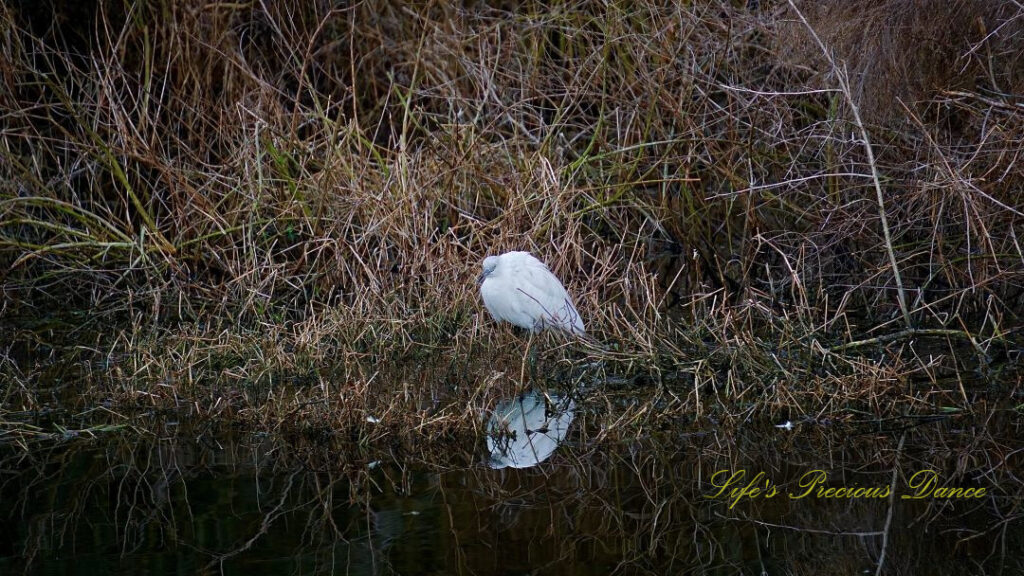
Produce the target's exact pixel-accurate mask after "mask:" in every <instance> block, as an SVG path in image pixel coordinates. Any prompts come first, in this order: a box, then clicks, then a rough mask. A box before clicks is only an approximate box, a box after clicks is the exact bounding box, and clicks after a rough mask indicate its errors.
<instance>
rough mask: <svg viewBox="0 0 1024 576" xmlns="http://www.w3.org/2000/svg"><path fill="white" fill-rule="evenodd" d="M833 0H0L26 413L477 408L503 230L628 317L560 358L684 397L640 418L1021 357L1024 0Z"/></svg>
mask: <svg viewBox="0 0 1024 576" xmlns="http://www.w3.org/2000/svg"><path fill="white" fill-rule="evenodd" d="M806 4H807V3H797V4H796V5H791V4H790V3H788V2H775V3H768V2H766V3H764V6H761V7H760V8H759V9H754V8H747V7H744V3H742V2H724V1H715V2H705V3H701V2H698V3H672V4H670V5H668V6H663V5H660V4H655V3H646V4H644V3H642V4H640V5H639V6H637V7H636V9H635V10H628V11H627V10H625V9H622V8H619V7H617V6H615V5H610V6H608V5H603V4H602V5H597V4H593V3H585V2H556V3H553V4H551V5H542V4H540V3H534V2H522V3H513V4H507V3H506V4H501V5H500V7H492V6H486V5H474V6H472V7H462V8H452V7H443V6H440V5H430V6H428V7H423V6H421V5H420V4H419V3H412V2H409V3H405V2H387V3H384V4H383V5H381V4H379V3H360V4H357V5H355V6H354V7H349V8H334V7H332V3H329V2H323V1H314V2H307V3H303V4H302V5H301V6H298V5H294V4H290V3H280V4H271V3H219V4H218V3H215V4H210V3H204V2H194V1H190V2H170V1H165V2H150V3H120V2H105V1H100V2H95V3H83V4H79V5H76V6H78V7H76V8H67V7H59V6H55V5H54V6H51V5H48V4H47V3H42V4H40V5H39V6H38V7H33V6H29V5H27V4H21V5H18V6H8V5H5V6H4V7H0V30H2V32H3V33H2V34H0V39H2V40H0V51H2V57H0V75H2V76H3V77H4V82H3V87H0V114H2V116H3V118H4V124H3V129H2V131H0V159H2V161H0V195H2V197H0V269H2V270H3V271H2V272H0V274H2V281H3V291H4V300H3V316H4V317H3V324H4V334H5V335H8V338H6V339H5V340H7V342H6V344H5V345H4V360H3V367H2V373H3V378H4V379H5V380H6V382H7V383H8V385H7V386H6V387H5V390H6V391H5V392H4V394H5V396H4V398H3V403H2V406H3V410H4V411H5V413H8V414H12V413H19V414H21V413H31V412H32V411H37V410H40V409H41V408H42V407H44V406H52V405H54V404H55V403H56V404H61V405H71V406H76V407H77V408H72V409H78V408H81V407H83V406H93V405H94V404H96V403H97V402H103V401H106V402H109V403H110V404H109V405H111V406H117V407H122V408H126V409H127V408H129V407H138V408H144V409H151V408H180V407H182V406H190V407H191V408H190V409H193V410H195V411H197V412H198V413H199V414H202V415H224V416H233V417H236V418H237V419H238V421H240V422H246V423H250V424H252V425H253V426H257V427H262V428H266V429H271V430H279V431H287V430H299V431H300V432H302V433H315V431H316V430H321V429H322V430H336V429H361V428H365V427H366V424H365V416H367V415H374V416H375V417H380V415H381V414H389V415H391V416H392V417H393V418H394V420H393V422H394V424H393V428H392V430H394V431H395V432H401V433H405V434H409V433H411V432H412V431H415V433H416V434H419V433H423V434H424V436H425V437H426V436H430V435H431V434H430V433H435V436H437V437H444V436H446V435H449V434H460V433H466V432H468V431H469V430H468V429H467V428H466V427H467V424H466V423H467V422H474V419H473V418H472V415H473V414H474V413H475V412H477V411H478V410H479V409H480V408H481V407H485V406H487V405H489V404H490V403H492V402H493V400H494V398H497V397H500V396H501V395H502V394H504V393H507V392H510V391H512V390H514V389H515V387H516V386H517V385H518V384H523V382H521V381H520V380H521V378H520V377H519V376H520V375H521V374H523V373H524V370H523V362H524V361H523V356H522V340H519V339H517V338H516V337H515V336H513V335H512V334H511V333H510V332H508V331H507V330H503V329H498V328H497V327H495V326H494V325H493V324H492V323H491V322H490V321H489V320H487V319H486V318H485V316H483V315H482V309H481V307H480V306H479V303H478V297H477V294H476V287H475V284H474V282H473V279H474V278H475V276H476V274H477V273H478V268H479V262H480V261H481V259H482V258H483V257H484V256H485V255H486V254H488V253H497V252H502V251H505V250H510V249H524V250H530V251H532V252H534V253H535V254H537V255H539V256H541V257H543V259H544V260H545V261H547V262H549V263H550V264H551V265H552V268H553V269H554V271H555V272H556V274H558V275H559V276H560V277H561V278H562V279H563V280H565V281H566V284H567V287H568V288H569V290H570V291H571V292H572V293H573V294H574V295H576V298H577V300H578V301H577V304H578V308H579V309H580V311H581V313H582V314H583V315H584V316H585V317H586V318H587V325H588V328H589V329H590V330H591V331H592V332H593V333H594V334H595V336H597V337H598V338H599V339H601V340H602V341H603V342H605V343H606V344H607V346H608V348H607V349H589V350H579V349H576V348H573V347H571V346H562V347H558V348H554V349H552V350H550V351H549V353H548V354H547V355H546V358H545V360H544V362H545V365H544V367H543V371H544V373H545V374H546V375H554V376H556V377H558V379H559V380H560V381H562V382H570V383H573V384H575V383H578V382H582V381H584V380H586V381H587V382H595V381H596V382H605V383H607V385H606V386H604V387H599V388H598V389H600V390H602V391H604V393H605V395H606V396H607V397H604V398H603V399H604V400H605V401H606V402H607V405H608V406H614V405H615V404H614V403H615V402H616V401H617V400H616V393H615V390H616V389H617V387H619V388H621V387H625V388H626V389H628V390H634V391H635V390H637V389H644V390H648V391H650V393H651V396H652V398H657V399H658V400H659V403H658V405H657V406H658V409H657V410H655V409H654V408H652V406H654V403H653V402H652V403H651V404H650V405H649V406H648V408H646V409H644V408H642V407H630V408H627V409H625V412H623V411H620V410H610V411H609V413H608V414H607V416H606V417H607V418H608V423H610V424H614V423H620V424H627V423H640V425H638V426H635V427H628V426H622V433H623V434H627V435H628V434H631V433H633V432H634V431H637V430H640V429H641V428H642V422H644V421H645V420H644V419H646V418H651V417H652V414H657V415H658V417H665V418H675V417H682V416H684V415H692V414H697V415H698V416H700V415H704V414H707V413H708V411H721V412H724V413H725V414H726V416H727V417H735V418H737V419H742V418H746V417H748V416H749V415H750V414H751V413H757V414H770V415H773V416H777V415H787V414H797V413H799V414H820V413H822V412H830V413H833V412H834V413H841V412H842V411H843V410H844V409H847V408H849V407H851V406H855V407H857V408H858V409H868V410H871V411H873V412H875V413H877V414H888V413H903V412H908V411H911V412H912V411H928V410H933V409H935V408H936V407H938V406H953V407H955V408H956V409H970V407H971V406H972V405H973V404H974V403H975V402H976V401H977V400H978V396H979V395H980V394H986V393H987V392H986V391H982V390H975V389H972V387H971V385H970V383H969V382H968V383H967V384H964V383H963V382H962V381H961V382H960V384H959V385H957V386H954V387H951V388H946V387H942V386H937V385H936V386H935V387H934V388H933V387H931V386H932V384H934V383H936V382H944V381H947V380H948V379H949V378H950V377H952V376H955V375H960V377H961V379H962V380H971V379H974V378H977V377H983V378H991V377H997V378H998V379H1000V380H1002V381H1005V382H1007V383H1009V384H1010V386H1009V387H1010V388H1011V389H1012V388H1013V385H1014V383H1016V384H1019V381H1020V375H1019V374H1020V373H1019V370H1018V367H1017V365H1016V362H1017V361H1019V353H1020V352H1019V351H1020V348H1021V335H1020V326H1021V312H1022V309H1024V307H1022V305H1021V299H1022V288H1021V286H1024V251H1022V249H1021V241H1020V240H1019V238H1018V233H1017V229H1018V227H1019V223H1020V222H1021V217H1022V214H1021V210H1022V206H1024V202H1021V190H1022V189H1024V171H1022V168H1021V166H1022V164H1021V162H1020V160H1021V157H1020V156H1021V153H1022V150H1024V143H1022V138H1024V121H1022V119H1024V109H1022V102H1021V98H1020V94H1021V92H1022V90H1021V86H1022V84H1021V82H1022V80H1021V59H1020V58H1019V54H1020V53H1021V51H1022V49H1024V32H1022V30H1024V11H1022V9H1021V7H1020V5H1019V4H1017V3H1014V2H995V1H993V2H953V3H938V2H925V3H920V2H909V1H907V0H899V1H896V0H894V1H889V2H884V3H881V4H879V3H863V2H843V3H839V2H834V3H828V2H826V3H811V4H815V6H814V7H809V6H807V5H806ZM867 4H871V6H872V7H871V8H870V9H869V8H868V7H867V6H866V5H867ZM922 5H926V6H922ZM797 8H799V9H800V10H804V11H807V14H806V18H807V22H808V25H806V26H805V25H804V24H803V23H802V22H801V21H800V19H799V18H798V17H797V13H796V9H797ZM54 13H56V17H54V16H53V14H54ZM951 21H953V22H957V23H960V24H962V25H960V26H953V25H951V24H950V22H951ZM809 30H814V31H815V33H816V34H817V36H818V37H819V39H820V40H821V41H822V43H823V45H824V47H825V48H826V50H825V51H824V52H822V51H821V50H819V49H818V46H817V44H815V43H814V41H813V36H812V35H811V34H810V33H809ZM950 30H952V31H950ZM826 56H827V57H826ZM840 74H845V75H846V76H845V78H847V79H848V81H849V82H848V84H849V90H847V91H846V93H845V94H844V93H843V91H842V89H841V86H840V84H839V83H837V81H836V79H837V78H838V77H839V76H837V75H840ZM855 111H863V112H864V114H863V115H862V117H863V121H862V122H860V123H858V122H856V121H855V115H854V114H853V112H855ZM858 124H859V125H858ZM876 189H877V190H878V194H877V195H876ZM882 215H884V216H885V217H886V220H887V226H883V224H882V220H881V216H882ZM901 302H902V307H903V308H905V310H904V311H901V310H900V308H901ZM554 344H555V343H551V345H552V346H554ZM396 366H397V367H396ZM72 368H73V371H74V373H77V374H79V375H80V376H81V380H80V381H81V382H86V383H88V388H87V391H84V392H83V391H82V390H80V389H76V390H75V392H74V393H73V394H69V393H68V390H67V389H66V388H65V387H64V385H63V384H61V383H60V382H57V383H56V384H55V383H54V381H53V377H54V375H60V374H66V373H68V372H66V371H67V370H70V369H72ZM411 368H415V369H411ZM502 374H503V375H502ZM616 382H621V383H622V384H621V385H620V384H615V383H616ZM911 384H912V385H911ZM633 394H634V395H635V392H633ZM598 396H600V395H598ZM1011 397H1013V393H1012V392H1009V393H1007V396H1006V397H1005V398H1011ZM473 425H475V424H473ZM19 430H20V429H19ZM311 431H312V432H311ZM374 434H376V432H375V433H374Z"/></svg>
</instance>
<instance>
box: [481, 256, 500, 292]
mask: <svg viewBox="0 0 1024 576" xmlns="http://www.w3.org/2000/svg"><path fill="white" fill-rule="evenodd" d="M497 267H498V257H497V256H488V257H487V258H484V270H483V272H482V273H481V274H480V277H479V278H477V279H476V283H477V285H478V286H479V285H480V284H483V283H484V280H486V279H487V277H488V276H490V275H491V273H493V272H494V269H495V268H497Z"/></svg>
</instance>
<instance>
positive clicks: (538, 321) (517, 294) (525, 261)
mask: <svg viewBox="0 0 1024 576" xmlns="http://www.w3.org/2000/svg"><path fill="white" fill-rule="evenodd" d="M479 283H480V296H481V297H482V298H483V299H484V306H486V307H487V311H488V312H490V313H491V316H493V317H494V319H495V320H498V321H499V322H500V321H502V320H504V321H506V322H511V323H512V324H515V325H516V326H519V327H520V328H526V329H527V330H532V331H534V332H540V331H541V330H544V329H554V330H561V331H563V332H567V333H569V334H576V335H580V336H582V335H584V333H585V332H584V330H583V320H582V319H581V318H580V314H579V312H577V311H576V307H575V306H573V305H572V300H571V299H570V298H569V293H568V292H566V291H565V287H564V286H562V283H561V282H559V281H558V278H555V275H554V274H552V273H551V271H550V270H548V267H547V266H546V265H544V263H543V262H541V261H540V260H537V259H536V258H534V257H533V256H531V255H530V253H529V252H506V253H505V254H502V255H500V256H488V257H487V258H484V265H483V274H481V275H480V281H479Z"/></svg>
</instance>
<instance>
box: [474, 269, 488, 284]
mask: <svg viewBox="0 0 1024 576" xmlns="http://www.w3.org/2000/svg"><path fill="white" fill-rule="evenodd" d="M486 279H487V272H481V273H480V276H478V277H477V279H476V285H477V286H479V285H481V284H483V283H484V280H486Z"/></svg>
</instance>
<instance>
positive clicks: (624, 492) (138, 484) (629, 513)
mask: <svg viewBox="0 0 1024 576" xmlns="http://www.w3.org/2000/svg"><path fill="white" fill-rule="evenodd" d="M1001 414H1002V415H1001V416H1000V415H999V414H997V417H994V418H990V419H988V420H986V421H975V420H973V419H971V418H968V417H950V418H939V419H936V420H934V421H916V422H893V423H892V424H893V426H892V427H891V428H890V429H888V430H882V429H879V427H878V425H877V423H874V424H872V425H871V426H867V425H865V426H862V427H859V426H857V425H856V424H855V423H854V424H845V425H844V426H843V428H842V429H840V428H839V427H838V426H836V425H833V426H821V425H813V426H812V425H806V424H805V425H798V426H797V427H796V428H795V429H793V430H785V429H780V428H775V427H774V426H771V425H770V424H764V425H761V426H755V425H751V426H749V427H745V428H742V429H738V430H733V431H729V432H724V431H721V430H716V429H714V428H709V427H707V426H708V425H705V428H704V429H701V427H695V428H694V429H691V430H688V431H685V432H680V431H676V430H665V431H660V432H652V433H650V434H644V435H642V436H640V437H639V438H636V439H632V440H622V439H617V440H614V441H613V440H610V439H608V437H607V436H606V435H603V434H602V431H601V430H600V429H591V428H588V426H587V424H586V423H585V422H583V423H581V422H576V423H574V424H573V425H572V428H571V429H570V431H569V435H568V438H567V439H566V442H565V443H564V444H562V445H561V446H559V447H558V449H557V450H556V451H555V453H554V454H553V455H552V456H551V457H550V458H549V459H548V460H547V461H545V462H543V463H541V464H540V465H538V466H535V467H533V468H526V469H514V468H505V469H500V470H496V469H492V468H490V467H488V466H487V461H488V460H487V455H486V449H485V448H484V444H485V443H484V440H483V439H480V441H479V445H477V446H463V447H461V448H460V449H459V450H454V451H452V452H449V453H448V454H447V455H446V456H445V457H444V458H434V459H433V461H426V460H422V459H421V460H417V459H409V458H398V457H381V456H382V454H385V453H386V452H385V453H378V454H371V453H366V455H365V458H363V457H353V456H351V454H352V452H351V451H347V452H345V454H348V456H344V457H338V458H335V457H334V456H333V454H334V451H333V449H332V448H331V447H330V446H326V445H316V444H313V445H310V446H301V445H297V444H294V443H282V441H281V440H277V441H272V440H271V439H269V438H267V437H263V436H257V435H242V436H238V435H232V434H231V433H229V432H224V431H218V432H216V433H211V432H202V433H200V432H197V431H196V430H195V429H188V428H187V427H185V426H183V425H172V424H168V425H165V426H164V427H163V428H162V429H163V430H164V432H163V433H161V434H160V435H158V436H153V435H151V434H148V433H141V432H138V431H135V430H131V429H124V430H117V431H112V432H110V433H108V434H106V435H104V436H103V437H97V438H86V437H81V436H79V437H67V438H54V439H51V440H49V441H46V442H36V443H34V444H25V443H23V442H22V443H16V442H7V443H5V444H3V445H2V446H0V451H2V452H0V453H2V455H3V459H2V466H0V574H18V573H23V572H24V573H33V574H35V573H38V574H83V575H84V574H195V573H199V574H254V573H258V574H510V575H511V574H564V575H583V574H692V573H701V574H874V573H875V572H876V570H877V567H878V565H879V563H880V561H881V560H882V558H883V557H884V565H883V568H882V573H884V574H1022V573H1024V526H1022V524H1021V521H1020V520H1021V518H1022V514H1024V511H1022V507H1021V500H1022V497H1021V481H1020V476H1019V474H1020V472H1021V469H1022V468H1021V453H1022V451H1021V449H1022V447H1024V446H1022V444H1021V443H1020V442H1019V441H1018V440H1017V438H1019V437H1020V432H1021V430H1020V419H1019V418H1017V415H1016V413H1015V412H1012V411H1007V412H1004V413H1001ZM147 429H161V428H160V427H159V426H156V427H148V428H147ZM901 444H902V445H901ZM925 446H927V448H924V447H925ZM338 453H339V454H340V453H341V452H338ZM439 461H443V462H444V464H438V462H439ZM816 469H820V470H822V471H823V472H822V473H823V474H825V475H826V477H827V480H826V481H825V482H824V484H823V485H822V489H824V488H829V487H831V488H842V487H846V488H848V489H851V490H852V489H856V488H862V491H861V492H859V493H858V495H859V497H857V498H827V497H825V494H824V493H814V494H811V495H808V496H806V497H803V498H793V497H791V496H790V494H794V495H796V494H800V493H803V492H804V491H805V490H806V489H805V488H802V487H801V486H800V482H801V479H802V478H803V479H804V480H806V479H807V478H809V477H812V476H815V473H813V472H812V471H813V470H816ZM927 470H934V471H935V476H934V477H935V479H936V480H937V485H938V486H946V487H958V488H973V489H975V490H978V489H981V488H984V489H985V492H984V494H982V495H981V496H978V495H977V494H974V495H973V496H971V497H965V498H961V499H947V498H937V497H936V496H935V494H934V493H932V494H931V495H930V496H929V497H927V498H923V499H919V500H913V499H904V498H902V496H904V495H909V494H913V493H914V490H913V489H912V488H911V486H910V485H909V483H910V482H912V480H911V479H912V478H914V474H917V473H922V474H924V475H923V476H922V475H918V476H917V478H918V479H924V478H927V477H928V476H929V474H930V473H927V472H922V471H927ZM723 471H725V472H723ZM716 472H717V473H718V474H717V475H716ZM738 472H742V473H743V474H744V477H743V479H742V481H741V482H739V483H738V484H737V486H745V485H747V484H749V483H750V480H752V479H754V478H755V477H756V476H757V474H758V473H761V474H763V476H762V477H760V478H758V479H757V481H756V482H754V483H753V487H756V488H762V489H765V490H766V492H762V493H760V494H754V495H750V496H749V497H741V498H736V499H735V500H733V499H732V498H730V495H729V493H728V491H726V492H725V493H723V494H717V493H718V491H719V488H717V487H716V485H721V484H722V483H723V482H724V481H725V480H724V479H725V478H727V477H729V476H731V475H732V474H734V473H738ZM894 477H895V484H893V481H894ZM893 486H895V490H894V491H892V492H890V493H889V494H887V493H886V491H887V490H889V489H890V488H891V487H893ZM773 488H774V494H772V493H771V492H772V489H773ZM833 495H835V494H834V493H833Z"/></svg>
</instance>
